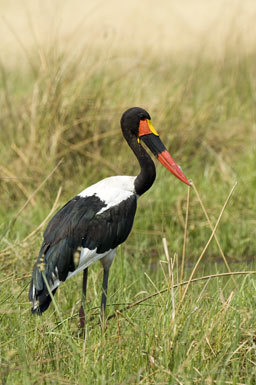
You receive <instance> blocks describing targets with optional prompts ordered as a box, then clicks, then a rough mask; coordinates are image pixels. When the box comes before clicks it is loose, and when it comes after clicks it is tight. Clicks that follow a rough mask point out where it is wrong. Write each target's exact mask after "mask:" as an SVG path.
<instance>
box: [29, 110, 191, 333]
mask: <svg viewBox="0 0 256 385" xmlns="http://www.w3.org/2000/svg"><path fill="white" fill-rule="evenodd" d="M121 128H122V133H123V136H124V138H125V140H126V141H127V143H128V145H129V146H130V148H131V149H132V151H133V152H134V154H135V156H136V158H137V159H138V161H139V164H140V168H141V170H140V173H139V175H138V176H112V177H109V178H106V179H103V180H101V181H99V182H98V183H96V184H94V185H92V186H90V187H87V188H86V189H85V190H83V191H82V192H81V193H80V194H78V195H76V196H75V197H74V198H73V199H71V200H70V201H69V202H68V203H67V204H66V205H65V206H63V207H62V208H61V209H60V210H59V211H58V212H57V214H56V215H55V216H54V217H53V218H52V219H51V220H50V222H49V224H48V226H47V228H46V230H45V232H44V239H43V244H42V247H41V250H40V253H39V256H38V259H37V261H36V263H35V265H34V270H33V274H32V280H31V284H30V289H29V299H30V301H32V303H33V307H32V312H33V313H39V314H41V313H42V312H44V311H45V310H46V309H47V308H48V306H49V305H50V302H51V296H50V295H49V292H48V289H47V285H46V283H45V278H46V279H47V281H48V284H49V285H48V287H49V288H50V290H51V292H52V294H54V293H55V292H56V290H57V288H58V286H59V285H60V283H61V282H63V281H65V280H66V279H69V278H71V277H73V276H74V275H76V274H77V273H79V272H80V271H83V290H82V305H81V308H80V323H81V326H83V324H84V308H83V305H84V301H85V296H86V285H87V273H88V267H89V266H90V265H91V264H92V263H93V262H95V261H97V260H100V261H101V263H102V265H103V285H102V298H101V311H102V312H104V311H105V307H106V295H107V287H108V275H109V268H110V266H111V264H112V262H113V259H114V256H115V253H116V248H117V246H118V245H120V244H121V243H123V242H124V241H125V240H126V238H127V237H128V235H129V233H130V231H131V229H132V225H133V220H134V216H135V212H136V207H137V200H138V198H139V197H140V196H141V195H142V194H144V193H145V192H146V191H147V190H148V189H149V188H150V187H151V186H152V184H153V182H154V180H155V177H156V169H155V165H154V162H153V161H152V159H151V158H150V156H149V155H148V153H147V152H146V150H145V149H144V147H143V146H142V145H141V141H143V142H144V143H145V145H146V146H147V147H148V148H149V149H150V150H151V151H152V153H153V154H154V155H155V156H156V157H157V159H158V160H159V161H160V162H161V163H162V164H163V165H164V166H165V167H166V168H167V169H168V170H169V171H170V172H171V173H173V174H174V175H175V176H176V177H177V178H179V179H180V180H181V181H182V182H184V183H186V184H187V185H190V182H189V181H188V179H187V178H186V177H185V175H184V174H183V172H182V171H181V169H180V167H179V166H178V165H177V164H176V163H175V162H174V160H173V159H172V157H171V155H170V154H169V153H168V152H167V150H166V148H165V147H164V145H163V143H162V142H161V140H160V138H159V135H158V133H157V132H156V130H155V129H154V127H153V125H152V123H151V118H150V116H149V114H148V112H147V111H145V110H144V109H142V108H139V107H133V108H130V109H128V110H127V111H126V112H124V114H123V115H122V118H121ZM43 275H44V276H43Z"/></svg>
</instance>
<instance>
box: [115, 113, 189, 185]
mask: <svg viewBox="0 0 256 385" xmlns="http://www.w3.org/2000/svg"><path fill="white" fill-rule="evenodd" d="M121 128H122V131H123V136H124V137H125V139H126V141H127V143H128V144H129V146H130V147H131V149H132V150H133V152H134V153H135V155H136V156H137V158H138V159H139V161H141V159H142V158H145V156H146V155H145V154H146V151H144V152H143V151H142V146H141V144H140V143H141V140H142V141H143V142H144V143H145V145H146V146H147V147H148V148H149V149H150V151H151V152H152V153H153V154H154V155H155V156H156V157H157V159H158V160H159V161H160V163H162V164H163V165H164V167H166V168H167V170H169V171H170V172H171V173H172V174H174V175H175V176H176V177H177V178H179V179H180V180H182V182H184V183H186V184H188V185H190V182H189V181H188V179H187V178H186V177H185V175H184V174H183V172H182V171H181V169H180V167H179V166H178V165H177V164H176V163H175V162H174V160H173V159H172V157H171V155H170V154H169V153H168V151H167V150H166V148H165V147H164V145H163V143H162V142H161V140H160V138H159V134H158V133H157V131H156V130H155V128H154V126H153V124H152V122H151V118H150V116H149V113H148V112H147V111H146V110H144V109H143V108H140V107H133V108H129V110H127V111H125V112H124V113H123V116H122V118H121ZM151 184H152V183H151ZM151 184H150V186H151Z"/></svg>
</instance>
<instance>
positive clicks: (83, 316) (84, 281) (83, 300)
mask: <svg viewBox="0 0 256 385" xmlns="http://www.w3.org/2000/svg"><path fill="white" fill-rule="evenodd" d="M87 275H88V267H86V269H84V273H83V292H82V300H81V307H80V310H79V319H80V328H81V329H83V328H84V325H85V313H84V305H85V298H86V287H87Z"/></svg>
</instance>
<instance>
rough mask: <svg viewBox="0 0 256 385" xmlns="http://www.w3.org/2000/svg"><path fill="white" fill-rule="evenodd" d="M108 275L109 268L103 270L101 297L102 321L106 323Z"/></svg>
mask: <svg viewBox="0 0 256 385" xmlns="http://www.w3.org/2000/svg"><path fill="white" fill-rule="evenodd" d="M108 273H109V268H108V269H105V268H104V270H103V284H102V296H101V306H100V307H101V321H102V322H104V316H105V310H106V302H107V290H108Z"/></svg>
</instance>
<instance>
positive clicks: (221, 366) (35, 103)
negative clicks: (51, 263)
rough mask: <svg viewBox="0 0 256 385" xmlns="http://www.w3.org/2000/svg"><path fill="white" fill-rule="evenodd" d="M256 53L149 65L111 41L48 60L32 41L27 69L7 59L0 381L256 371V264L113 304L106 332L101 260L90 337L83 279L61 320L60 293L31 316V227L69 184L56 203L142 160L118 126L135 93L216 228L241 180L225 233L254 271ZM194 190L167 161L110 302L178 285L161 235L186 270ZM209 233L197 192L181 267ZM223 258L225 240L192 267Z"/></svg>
mask: <svg viewBox="0 0 256 385" xmlns="http://www.w3.org/2000/svg"><path fill="white" fill-rule="evenodd" d="M142 54H143V52H142V53H141V55H142ZM104 55H105V56H104ZM255 55H256V54H255ZM255 55H253V54H252V55H250V56H245V55H242V54H239V52H237V51H236V52H233V51H232V50H230V51H228V52H227V54H226V56H225V57H224V58H222V59H221V60H220V59H218V60H217V59H216V60H214V59H207V58H206V57H205V56H203V55H202V57H196V56H193V55H192V57H189V58H188V57H179V59H175V58H174V57H172V56H170V57H165V58H163V57H161V58H157V57H153V56H152V57H150V55H148V56H147V58H148V61H147V62H146V63H145V62H144V61H142V60H141V61H140V60H138V63H137V64H136V65H134V63H133V65H130V64H129V62H126V61H125V62H123V63H122V64H120V63H118V62H117V61H116V60H111V58H108V56H107V55H106V53H105V52H103V53H100V52H99V53H90V55H88V56H86V53H85V54H84V56H83V57H79V58H74V57H73V58H70V57H69V55H68V54H65V53H58V52H57V51H56V52H52V53H51V52H50V53H48V55H47V56H46V57H45V58H44V59H45V61H44V63H43V64H44V65H42V63H40V60H39V58H38V57H37V56H36V53H35V54H34V55H33V54H31V58H32V59H33V62H32V65H31V67H29V66H28V68H27V70H26V71H25V70H24V69H23V70H19V68H16V69H14V68H13V67H12V69H11V68H9V67H8V63H6V64H5V65H4V66H3V64H1V66H2V67H1V77H0V87H1V90H2V91H3V92H2V93H1V94H0V101H1V105H2V109H1V116H0V128H1V129H0V180H1V183H0V231H1V236H0V239H1V240H0V262H1V270H0V287H1V290H0V316H1V332H0V362H1V369H0V371H1V373H0V378H1V381H2V384H94V383H95V384H113V383H114V384H197V383H198V384H219V385H220V384H236V385H238V384H246V385H248V384H254V383H255V382H256V357H255V351H256V350H255V325H256V319H255V309H254V308H255V278H254V275H247V276H243V275H241V276H235V277H234V281H235V282H236V285H235V283H234V281H233V280H232V279H231V277H223V278H221V277H215V278H212V279H209V280H206V281H199V282H197V283H191V285H190V286H189V288H188V291H187V293H186V296H185V298H184V301H183V302H182V304H180V305H179V303H180V294H179V293H180V292H179V289H174V293H173V294H172V292H171V291H167V292H166V293H163V294H159V295H157V296H155V297H154V298H152V299H150V300H148V301H145V302H143V303H141V304H140V305H138V306H134V307H133V308H131V309H130V310H127V311H124V312H123V313H122V314H119V313H117V315H116V317H114V318H113V319H111V320H109V321H108V325H107V329H106V330H102V328H101V327H100V326H99V325H97V321H98V313H99V308H98V306H99V301H100V286H101V279H102V277H101V274H102V272H101V267H100V266H99V264H95V265H94V266H92V268H90V269H89V282H88V298H87V305H86V310H87V315H88V319H90V317H92V316H94V320H89V321H88V323H87V328H86V334H85V336H84V335H82V333H81V331H80V330H79V328H78V314H77V313H78V309H79V306H80V302H79V301H80V293H81V276H80V277H77V278H75V279H72V280H70V281H68V282H66V283H65V284H64V285H62V286H61V288H60V289H59V290H58V293H57V295H56V301H57V306H58V309H59V310H60V314H61V320H62V321H63V322H62V321H61V323H60V317H59V315H58V314H57V312H56V311H55V309H54V306H53V305H51V307H50V308H49V310H48V311H47V312H46V313H44V314H43V316H42V317H33V316H32V315H31V314H30V304H29V302H28V300H27V291H28V284H29V281H30V274H31V270H32V266H33V263H34V261H35V259H36V256H37V253H38V250H39V248H40V243H41V240H42V232H43V229H44V228H45V225H44V226H42V228H40V229H39V230H38V231H37V232H35V233H33V234H31V233H32V232H33V231H34V230H35V229H36V228H37V227H38V226H39V225H40V224H41V223H42V222H43V220H44V219H45V218H46V217H47V215H48V214H49V212H50V210H51V208H52V207H53V204H54V201H55V199H56V196H57V194H58V190H59V187H60V186H61V187H62V190H61V195H60V197H59V199H58V202H57V204H56V205H57V206H58V208H59V207H61V205H62V204H64V203H65V202H66V201H67V200H68V199H69V198H71V197H72V196H74V195H75V194H77V193H78V192H79V191H81V190H82V189H83V188H85V186H87V185H89V184H92V183H94V182H96V181H97V180H98V179H101V178H103V177H106V176H109V175H116V174H127V175H135V174H136V173H137V172H138V165H137V163H136V160H135V159H132V158H131V152H130V150H129V148H128V147H127V145H126V144H125V142H124V140H123V139H122V137H121V133H120V128H119V120H120V116H121V114H122V112H123V111H124V110H125V109H126V108H128V107H131V106H134V105H138V106H142V107H144V108H146V109H148V111H149V113H150V114H151V117H152V121H153V123H154V126H155V128H156V129H157V130H158V131H159V133H160V135H161V139H162V140H163V142H164V143H165V145H166V147H167V148H168V150H170V153H171V154H172V155H173V157H174V159H175V160H176V161H177V162H178V163H179V164H181V165H182V168H183V171H184V172H185V174H186V175H187V176H188V177H189V178H191V179H192V180H193V181H194V183H195V185H196V187H197V189H198V191H199V193H200V196H201V198H202V200H203V202H204V204H205V207H206V209H207V212H208V214H209V217H210V219H211V221H212V223H213V225H214V224H215V223H216V220H217V218H218V216H219V213H220V211H221V208H222V207H223V205H224V202H225V200H226V198H227V196H228V194H229V192H230V190H231V188H232V186H233V185H234V183H235V181H238V186H237V188H236V189H235V191H234V193H233V195H232V197H231V199H230V201H229V203H228V206H227V208H226V209H225V211H224V214H223V217H222V219H221V222H220V224H219V226H218V228H217V232H216V234H217V236H218V239H219V241H220V244H221V247H222V248H223V251H224V254H225V256H226V257H227V260H228V263H229V264H230V267H231V270H233V271H244V270H253V269H255V261H254V256H255V250H256V237H255V200H256V194H255V191H256V174H255V164H256V151H255V124H256V121H255V95H256V93H255V91H256V80H255V79H256V76H255V75H256V74H255ZM106 58H108V59H106ZM141 58H142V56H141ZM32 59H31V60H32ZM188 59H189V60H188ZM115 149H117V152H115ZM62 158H63V161H62V163H61V164H60V165H59V166H58V168H57V169H56V170H55V171H54V173H53V174H52V175H51V176H50V177H49V178H48V179H47V181H46V182H45V183H44V184H43V185H42V186H41V188H40V189H38V188H39V186H40V185H41V183H42V182H43V181H44V180H45V178H47V176H48V175H49V174H50V173H51V172H52V170H53V169H54V167H55V165H56V164H57V163H58V162H59V160H60V159H62ZM37 189H38V191H37ZM35 191H36V193H34V192H35ZM33 193H34V194H33ZM32 194H33V195H32ZM186 197H187V188H186V186H185V185H183V184H182V183H180V182H179V181H178V180H175V178H174V177H172V176H171V175H169V174H168V173H167V171H166V170H165V169H164V168H162V167H161V166H157V180H156V182H155V184H154V186H153V187H152V189H151V190H150V191H149V192H148V193H146V194H145V196H143V197H142V198H141V199H140V201H139V204H138V212H137V215H136V219H135V223H134V228H133V232H132V234H131V235H130V237H129V239H128V240H127V242H126V243H125V244H124V245H122V246H121V247H120V248H119V249H118V253H117V257H116V259H115V261H114V263H113V267H112V268H111V272H110V282H109V298H108V307H107V314H108V315H109V314H112V312H114V311H115V310H118V309H121V308H122V307H125V306H126V305H127V304H129V303H131V302H133V301H136V300H138V299H140V298H142V297H143V296H147V295H149V294H151V293H154V292H156V291H157V290H161V289H163V288H165V287H166V286H168V282H167V281H166V278H165V275H168V268H167V265H166V263H160V260H162V261H165V262H166V257H165V254H164V249H163V244H162V238H163V237H166V239H167V242H168V245H169V254H170V256H171V257H172V258H173V256H174V255H175V254H176V257H175V264H174V265H175V266H174V272H173V274H174V282H175V283H178V282H179V281H180V277H179V275H180V266H181V255H182V247H183V236H184V223H185V214H186ZM27 201H28V204H26V205H25V203H26V202H27ZM23 207H24V208H23ZM22 208H23V209H22ZM54 211H56V208H55V210H54ZM30 234H31V236H29V238H28V239H25V241H23V240H24V238H26V237H27V236H28V235H30ZM210 235H211V230H210V229H209V225H208V223H207V220H206V219H205V216H204V214H203V211H202V209H201V206H200V204H199V202H198V200H197V197H196V195H195V193H194V191H193V190H192V191H191V198H190V206H189V222H188V238H187V251H186V259H185V272H184V279H188V278H189V276H190V274H191V271H192V269H193V266H194V265H195V263H196V261H197V259H198V257H199V255H200V254H201V252H202V250H203V248H204V246H205V244H206V242H207V241H208V239H209V237H210ZM161 266H162V267H163V271H164V272H163V271H162V268H161ZM225 271H226V267H225V266H224V264H223V261H222V258H221V255H220V252H219V249H218V247H217V245H216V243H215V241H214V240H213V241H212V242H211V244H210V246H209V248H208V249H207V251H206V253H205V255H204V257H203V260H202V262H201V263H200V265H199V268H198V269H197V271H196V273H195V276H198V277H200V276H202V275H205V274H217V273H221V272H225ZM164 274H165V275H164ZM183 293H184V290H183Z"/></svg>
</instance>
